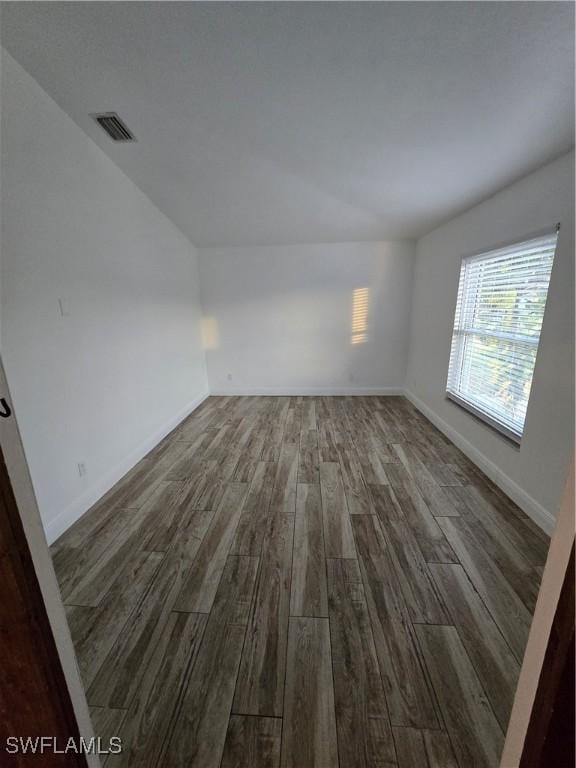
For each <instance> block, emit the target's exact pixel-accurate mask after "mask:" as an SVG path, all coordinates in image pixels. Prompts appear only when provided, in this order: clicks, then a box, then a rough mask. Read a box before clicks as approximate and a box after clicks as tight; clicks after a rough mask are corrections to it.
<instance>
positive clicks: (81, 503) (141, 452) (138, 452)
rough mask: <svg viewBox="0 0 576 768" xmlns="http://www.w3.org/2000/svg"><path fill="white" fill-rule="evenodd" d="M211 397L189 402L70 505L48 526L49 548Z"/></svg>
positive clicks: (200, 396)
mask: <svg viewBox="0 0 576 768" xmlns="http://www.w3.org/2000/svg"><path fill="white" fill-rule="evenodd" d="M208 396H209V392H207V391H206V392H204V393H202V394H201V395H199V396H198V397H196V398H194V400H192V401H191V402H189V403H188V404H187V405H186V406H185V407H184V408H182V410H181V411H179V412H178V413H177V414H176V416H174V417H173V418H171V419H170V421H169V422H167V423H166V424H164V426H163V427H162V428H161V429H159V430H157V431H156V432H155V433H154V434H153V435H151V436H150V437H149V438H147V439H146V440H145V441H144V442H143V443H141V444H140V445H139V446H138V448H136V449H135V450H134V451H132V453H130V455H129V456H127V457H126V458H125V459H124V461H122V462H120V464H117V465H116V466H115V467H114V469H113V470H111V471H110V472H107V473H106V474H105V475H104V476H103V477H101V478H100V479H99V480H98V482H96V483H95V484H94V485H92V486H91V487H90V488H88V489H87V490H86V491H85V492H84V493H83V494H82V495H81V496H79V497H78V498H77V499H75V500H74V501H73V502H72V504H69V505H68V506H67V507H66V509H64V510H62V512H60V514H59V515H57V516H56V517H55V518H54V519H53V520H52V521H51V522H50V523H48V525H47V526H46V538H47V540H48V544H52V543H53V542H55V541H56V539H57V538H58V537H59V536H61V535H62V534H63V533H64V531H66V530H68V528H70V526H71V525H72V524H73V523H75V522H76V520H78V519H79V518H80V517H82V515H83V514H84V513H85V512H87V511H88V510H89V509H90V507H92V506H93V505H94V504H95V503H96V502H97V501H98V499H101V498H102V496H104V494H105V493H107V492H108V491H109V490H110V488H112V486H113V485H115V484H116V483H117V482H118V480H120V479H121V478H123V477H124V475H125V474H126V473H127V472H129V471H130V470H131V469H132V467H133V466H135V464H137V463H138V462H139V461H140V459H142V458H144V456H146V454H147V453H149V452H150V451H151V450H152V449H153V448H155V447H156V446H157V445H158V443H159V442H160V440H162V439H163V438H164V437H166V435H167V434H168V433H169V432H171V431H172V430H173V429H174V428H175V427H177V426H178V424H180V422H181V421H183V420H184V419H185V418H186V417H187V416H188V415H189V414H190V413H192V411H194V410H195V409H196V408H198V406H199V405H200V404H201V403H203V402H204V400H206V398H207V397H208Z"/></svg>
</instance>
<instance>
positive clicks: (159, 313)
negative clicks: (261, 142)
mask: <svg viewBox="0 0 576 768" xmlns="http://www.w3.org/2000/svg"><path fill="white" fill-rule="evenodd" d="M2 64H3V67H2V93H1V96H2V121H3V122H2V147H1V150H2V151H1V174H2V193H3V200H2V252H3V274H2V337H3V338H2V352H3V357H4V363H5V367H6V373H7V377H8V382H9V385H10V388H11V391H12V394H13V400H14V405H15V410H16V413H17V417H18V422H19V425H20V429H21V433H22V439H23V443H24V447H25V450H26V456H27V459H28V463H29V466H30V471H31V474H32V479H33V483H34V488H35V491H36V495H37V498H38V503H39V507H40V512H41V516H42V520H43V523H44V526H45V528H46V531H47V535H48V538H49V540H53V539H54V538H55V537H56V536H57V535H58V534H59V533H60V532H62V531H63V530H64V529H65V528H66V527H67V526H68V525H70V523H71V522H72V521H73V520H74V519H75V518H77V517H78V516H79V515H80V514H82V513H83V512H84V511H85V510H86V509H87V508H88V507H89V506H90V505H91V503H93V502H94V501H95V500H96V499H97V498H98V497H99V496H100V495H101V494H102V493H103V492H104V491H106V490H107V489H108V488H109V487H110V486H111V485H112V484H113V483H114V482H116V480H117V479H119V477H121V476H122V475H123V474H124V473H125V472H126V471H127V470H128V469H129V468H130V467H131V466H132V465H133V464H134V463H135V462H136V461H137V460H138V459H139V458H140V457H141V456H142V455H143V454H144V453H145V452H146V451H147V450H148V449H150V448H151V447H152V446H153V445H154V444H155V443H156V442H157V441H158V440H159V439H160V437H162V436H163V434H165V433H166V432H167V431H168V430H169V429H170V428H171V427H172V426H173V425H175V423H177V422H178V421H179V420H180V419H181V418H183V416H184V415H185V414H186V413H187V412H188V411H189V410H191V409H192V407H193V406H194V405H195V404H196V403H198V402H199V401H200V400H201V399H202V398H203V397H204V396H205V395H206V392H207V379H206V370H205V360H204V354H203V350H202V347H201V339H200V311H199V304H198V299H197V288H198V275H197V257H196V252H195V249H194V247H193V246H192V245H191V244H190V242H189V241H188V240H187V239H186V238H184V236H183V235H182V234H181V233H180V232H179V231H178V230H177V229H176V228H175V227H174V226H173V225H172V223H171V222H170V221H169V220H168V219H167V218H166V217H165V216H164V215H163V214H162V213H160V212H159V211H158V209H157V208H155V207H154V205H153V204H152V203H151V202H150V200H149V199H148V198H147V197H146V196H145V195H144V194H142V193H141V192H140V191H139V190H138V189H137V188H136V187H135V186H134V184H133V183H132V182H131V181H130V180H129V179H128V178H127V177H126V176H125V175H124V174H123V173H122V172H121V171H120V170H119V169H118V167H117V166H116V165H114V163H112V161H111V160H110V159H109V158H108V157H107V156H106V155H105V154H104V153H103V152H102V151H101V150H100V149H99V148H98V147H97V146H96V145H95V144H94V143H93V142H92V141H91V140H90V139H89V138H88V137H87V136H86V135H85V134H84V133H83V132H82V131H81V130H80V129H79V128H78V127H77V126H76V124H75V123H74V122H73V121H72V120H71V119H70V118H69V117H68V116H67V115H66V114H65V113H64V112H63V111H62V110H61V109H60V108H59V107H58V106H57V105H56V104H55V103H54V102H53V101H52V100H51V99H50V98H49V97H48V95H47V94H46V93H45V92H44V91H43V90H42V89H41V88H40V87H39V86H38V85H37V83H36V82H35V81H34V80H33V79H32V78H31V77H30V76H29V75H28V74H27V73H25V72H24V71H23V70H22V68H21V67H20V66H19V65H18V64H17V63H16V62H15V61H14V60H13V59H11V57H10V56H8V55H7V54H5V53H3V57H2ZM59 299H62V300H63V302H64V308H65V313H66V314H65V316H62V314H61V312H60V307H59ZM78 462H84V463H85V465H86V468H87V472H86V475H85V476H84V477H82V478H81V477H79V474H78V466H77V464H78Z"/></svg>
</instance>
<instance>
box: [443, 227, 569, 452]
mask: <svg viewBox="0 0 576 768" xmlns="http://www.w3.org/2000/svg"><path fill="white" fill-rule="evenodd" d="M559 230H560V224H556V225H555V226H554V227H548V228H547V229H544V230H540V231H538V232H532V233H531V234H528V235H525V236H524V237H521V238H515V239H514V240H511V241H508V242H505V243H500V244H498V245H494V246H492V247H490V248H483V249H482V250H481V251H476V252H474V253H470V254H467V255H466V256H463V257H462V259H461V261H460V272H459V277H458V293H457V297H458V295H459V294H460V283H461V280H462V276H463V267H464V265H465V262H468V261H471V260H474V259H478V258H481V257H486V258H488V257H490V256H491V255H492V254H495V253H496V252H497V251H500V250H503V249H506V248H511V247H514V246H520V245H522V244H524V243H527V242H529V241H530V240H534V239H537V238H539V237H545V236H546V235H553V234H557V235H558V234H559ZM557 249H558V243H556V250H557ZM555 255H556V251H555V254H554V258H555ZM553 264H554V262H553V263H552V269H553ZM552 269H551V272H552ZM550 279H551V277H550ZM549 290H550V282H548V287H547V289H546V302H545V304H544V309H543V312H542V319H544V315H545V312H546V305H547V303H548V293H549ZM457 313H458V298H457V300H456V306H455V308H454V320H453V323H452V336H451V351H450V360H449V363H448V375H447V380H446V393H445V396H446V398H447V399H448V400H450V401H452V402H453V403H455V404H456V405H458V406H459V407H460V408H462V409H464V410H466V411H468V412H469V413H471V414H472V415H473V416H475V417H476V418H477V419H479V420H480V421H482V422H484V423H485V424H487V425H488V426H489V427H491V428H492V429H494V430H496V431H497V432H499V433H500V434H502V435H504V437H506V438H508V439H509V440H511V441H512V442H513V443H515V444H516V445H518V446H519V445H520V442H521V440H522V436H523V434H524V426H525V422H524V425H523V428H522V431H521V432H516V431H514V430H512V429H510V428H509V427H508V426H507V425H506V424H503V423H501V422H500V421H498V420H497V419H495V418H493V417H492V416H491V415H490V414H489V413H486V412H485V411H483V410H482V409H481V408H477V407H475V405H474V404H473V403H471V402H469V401H468V400H464V399H462V398H461V397H459V396H458V395H457V394H456V393H455V392H453V391H451V390H450V377H451V372H452V366H451V365H450V363H451V362H452V357H453V350H454V339H455V337H456V336H457V335H458V333H459V331H458V329H457V328H456V324H457V322H458V319H459V318H458V316H457ZM484 334H485V335H486V336H489V337H490V338H500V339H506V338H507V334H506V333H504V332H501V333H499V332H498V331H490V332H484ZM461 335H462V337H464V336H468V335H470V334H469V333H466V332H462V333H461ZM475 335H482V332H481V331H477V332H475ZM540 335H541V334H539V335H538V337H537V338H536V337H524V338H523V339H522V341H523V342H525V343H527V344H531V345H534V347H535V348H536V356H535V358H536V359H535V362H534V370H535V368H536V362H537V356H538V347H539V345H540ZM514 338H518V337H517V336H516V337H514ZM464 348H465V344H464V343H461V344H459V345H458V348H457V354H458V356H459V357H460V360H459V361H458V363H457V365H456V369H457V370H458V371H459V372H461V371H462V365H463V364H462V355H463V354H464ZM531 394H532V393H531V392H530V395H531ZM529 397H530V396H529Z"/></svg>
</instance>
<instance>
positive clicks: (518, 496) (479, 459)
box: [404, 389, 556, 534]
mask: <svg viewBox="0 0 576 768" xmlns="http://www.w3.org/2000/svg"><path fill="white" fill-rule="evenodd" d="M404 395H405V396H406V397H407V398H408V400H410V402H411V403H412V404H413V405H415V406H416V408H418V410H419V411H421V412H422V413H423V414H424V416H426V418H427V419H429V420H430V421H431V422H432V424H434V426H435V427H437V428H438V429H439V430H440V432H442V433H443V434H444V435H446V437H447V438H448V439H449V440H451V441H452V442H453V443H454V445H455V446H456V447H457V448H459V449H460V450H461V451H462V453H464V454H465V455H466V456H467V457H468V458H469V459H470V461H473V462H474V464H476V466H477V467H478V468H479V469H481V470H482V472H484V474H485V475H487V476H488V477H489V478H490V480H492V482H494V483H495V484H496V485H497V486H498V487H499V488H500V489H501V490H502V491H504V493H505V494H506V495H507V496H509V497H510V498H511V499H512V501H513V502H514V503H515V504H517V505H518V506H519V507H520V509H522V510H523V511H524V512H526V514H527V515H528V517H529V518H530V519H531V520H533V521H534V522H535V523H536V525H537V526H538V527H539V528H541V529H542V530H543V531H545V532H546V533H547V534H550V533H552V530H553V528H554V524H555V522H556V520H555V517H554V515H553V514H551V512H549V511H548V510H547V509H546V508H545V507H543V506H542V504H540V503H539V502H538V501H536V499H534V498H533V497H532V496H530V494H529V493H527V492H526V491H525V490H524V489H523V488H521V487H520V486H519V485H518V483H516V482H514V480H512V478H510V477H508V475H506V474H505V473H504V472H502V470H501V469H500V468H499V467H497V466H496V464H494V463H493V462H492V461H490V459H489V458H488V457H487V456H486V455H485V454H483V453H482V452H481V451H479V450H478V449H477V448H475V447H474V446H473V445H472V443H470V442H468V440H466V438H465V437H462V435H461V434H460V433H459V432H457V431H456V430H455V429H454V428H453V427H451V426H450V425H449V424H448V423H447V422H446V421H444V419H442V418H441V417H440V416H438V414H437V413H435V412H434V411H433V410H432V409H431V408H429V407H428V406H427V405H426V404H425V403H424V402H423V401H422V400H420V398H419V397H416V395H414V394H413V393H412V392H410V391H409V390H407V389H405V390H404Z"/></svg>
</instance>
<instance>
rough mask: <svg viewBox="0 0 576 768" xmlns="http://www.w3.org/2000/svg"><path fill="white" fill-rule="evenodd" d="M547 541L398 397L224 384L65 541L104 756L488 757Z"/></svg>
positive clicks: (64, 575) (68, 585)
mask: <svg viewBox="0 0 576 768" xmlns="http://www.w3.org/2000/svg"><path fill="white" fill-rule="evenodd" d="M547 550H548V539H547V537H546V536H545V535H544V534H543V533H542V532H541V531H540V530H539V529H538V528H537V527H536V526H535V525H534V523H532V521H531V520H530V519H529V518H527V517H526V515H524V514H523V513H522V512H521V511H520V510H519V509H518V507H516V506H515V505H514V504H513V503H512V502H511V501H510V500H509V499H508V498H507V497H506V496H504V494H503V493H502V492H501V491H500V490H499V489H497V488H496V487H495V486H494V485H493V484H492V483H491V482H490V481H489V480H488V479H487V478H486V477H485V476H484V475H483V474H482V473H481V472H480V471H479V470H478V469H477V468H476V467H475V466H474V465H473V464H472V463H471V462H470V461H469V460H468V459H467V458H466V457H465V456H464V455H463V454H462V453H461V452H460V451H459V450H457V449H456V448H455V447H454V445H453V444H452V443H450V442H449V441H448V440H447V439H446V438H445V437H444V436H443V435H442V434H441V433H440V432H439V431H438V430H437V429H435V428H434V427H433V426H432V425H431V424H430V422H428V421H427V420H426V419H425V418H424V417H423V416H422V415H421V414H420V413H419V412H418V411H417V410H416V409H415V408H414V407H413V406H412V405H411V404H410V403H409V402H408V401H407V400H405V399H403V398H400V397H220V398H218V397H211V398H209V399H208V400H206V401H205V402H204V403H203V404H202V405H201V406H200V407H199V408H198V409H197V410H196V411H195V412H194V413H193V414H192V415H191V416H190V417H189V418H188V419H186V420H185V421H184V422H183V423H182V424H181V425H180V426H179V427H178V428H177V429H176V430H175V431H174V432H173V433H172V434H171V435H169V436H168V437H167V438H166V439H165V440H164V441H163V442H162V443H161V444H160V445H158V446H157V447H156V448H155V449H154V450H153V451H152V452H151V453H150V454H149V455H148V456H147V457H146V458H145V459H143V460H142V461H141V462H140V463H139V464H138V465H137V466H136V467H134V469H132V470H131V472H130V473H129V474H128V475H126V477H125V478H123V479H122V480H121V481H120V482H119V483H118V484H117V485H116V486H115V487H114V488H113V489H112V490H111V491H110V492H109V493H108V494H107V495H106V497H104V498H103V499H102V500H101V501H100V502H98V504H97V505H96V506H95V507H94V508H93V509H91V510H90V511H89V512H88V513H87V514H86V515H84V517H82V519H80V520H79V521H78V522H77V523H76V524H75V525H74V526H73V527H72V528H71V529H70V530H69V531H67V532H66V533H65V534H64V536H62V538H61V539H60V540H59V541H58V542H57V543H56V544H55V545H54V547H53V554H54V563H55V567H56V571H57V575H58V579H59V582H60V585H61V589H62V595H63V598H64V602H65V604H66V606H67V611H68V616H69V622H70V627H71V631H72V636H73V639H74V643H75V647H76V650H77V654H78V660H79V664H80V669H81V674H82V677H83V680H84V683H85V686H86V691H87V696H88V702H89V704H90V706H91V708H92V713H93V722H94V726H95V729H96V731H97V733H98V734H100V735H102V736H103V737H105V738H108V737H109V736H110V735H111V734H115V735H119V736H120V737H121V738H122V740H123V746H124V751H123V753H122V754H121V755H116V756H114V755H110V756H109V758H108V760H107V762H106V763H105V765H106V768H120V766H122V767H123V768H124V767H125V766H130V767H131V768H134V767H136V766H138V767H139V768H140V767H144V766H146V767H147V768H148V767H149V768H156V767H158V768H173V767H174V768H175V767H176V766H178V767H179V768H180V767H182V768H184V767H186V768H219V767H220V766H221V767H222V768H233V767H234V768H239V767H240V766H243V767H244V768H275V767H276V766H282V768H313V767H316V768H336V767H338V766H339V768H384V767H385V766H399V767H400V768H425V766H430V768H453V767H455V766H459V768H470V766H475V767H478V768H480V767H481V766H497V765H498V762H499V756H500V753H501V750H502V746H503V739H504V733H505V731H506V726H507V721H508V717H509V715H510V709H511V705H512V699H513V695H514V690H515V686H516V680H517V677H518V673H519V669H520V663H521V661H522V654H523V651H524V647H525V644H526V641H527V637H528V630H529V627H530V621H531V616H532V612H533V609H534V605H535V601H536V596H537V592H538V588H539V582H540V573H541V566H542V565H543V564H544V561H545V559H546V554H547Z"/></svg>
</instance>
